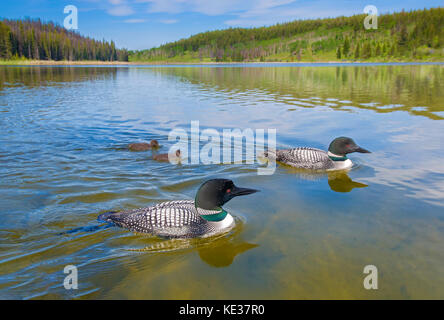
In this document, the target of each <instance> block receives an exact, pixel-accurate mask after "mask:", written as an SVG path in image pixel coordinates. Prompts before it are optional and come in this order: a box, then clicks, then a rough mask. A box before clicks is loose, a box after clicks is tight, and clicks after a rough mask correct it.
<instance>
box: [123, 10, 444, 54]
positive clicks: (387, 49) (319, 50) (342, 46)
mask: <svg viewBox="0 0 444 320" xmlns="http://www.w3.org/2000/svg"><path fill="white" fill-rule="evenodd" d="M366 16H367V15H365V14H361V15H354V16H350V17H344V16H341V17H337V18H327V19H312V20H297V21H293V22H289V23H282V24H276V25H273V26H270V27H260V28H230V29H226V30H216V31H209V32H204V33H199V34H197V35H194V36H191V37H190V38H187V39H182V40H179V41H176V42H172V43H167V44H165V45H162V46H160V47H157V48H152V49H148V50H141V51H130V53H129V54H130V57H129V59H130V61H153V62H155V61H184V62H186V61H196V62H198V61H216V62H217V61H226V62H230V61H301V60H302V61H316V60H324V61H325V60H372V59H379V60H396V59H407V60H408V59H412V60H421V59H424V60H427V59H435V60H436V59H438V60H442V59H443V57H444V50H443V45H444V43H443V42H444V8H431V9H424V10H414V11H409V12H405V11H402V12H397V13H392V14H383V15H379V16H378V28H377V29H369V30H366V29H365V28H364V19H365V17H366Z"/></svg>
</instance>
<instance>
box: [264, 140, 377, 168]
mask: <svg viewBox="0 0 444 320" xmlns="http://www.w3.org/2000/svg"><path fill="white" fill-rule="evenodd" d="M352 152H360V153H370V151H368V150H366V149H363V148H361V147H360V146H358V145H357V144H356V143H355V142H354V141H353V139H351V138H347V137H339V138H336V139H334V140H333V141H332V142H331V143H330V146H329V147H328V152H325V151H323V150H320V149H316V148H307V147H302V148H293V149H286V150H276V152H275V153H273V152H265V157H268V158H272V159H273V158H274V159H276V161H279V162H282V163H284V164H287V165H290V166H292V167H296V168H301V169H310V170H344V169H349V168H351V167H352V165H353V162H352V161H351V160H350V159H348V158H347V154H348V153H352Z"/></svg>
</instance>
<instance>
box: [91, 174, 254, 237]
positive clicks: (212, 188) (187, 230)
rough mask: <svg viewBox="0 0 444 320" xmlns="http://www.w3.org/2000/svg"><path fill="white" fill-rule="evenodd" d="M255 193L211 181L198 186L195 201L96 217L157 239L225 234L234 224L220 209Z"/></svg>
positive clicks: (216, 180)
mask: <svg viewBox="0 0 444 320" xmlns="http://www.w3.org/2000/svg"><path fill="white" fill-rule="evenodd" d="M257 191H258V190H254V189H248V188H240V187H237V186H235V185H234V183H233V181H231V180H228V179H212V180H208V181H206V182H204V183H203V184H202V185H201V187H200V188H199V190H198V191H197V194H196V199H195V201H193V200H179V201H168V202H163V203H160V204H157V205H155V206H152V207H147V208H140V209H135V210H128V211H121V212H114V213H113V212H108V213H104V214H101V215H99V217H98V220H101V221H107V222H113V223H114V224H116V225H117V226H119V227H122V228H126V229H129V230H131V231H136V232H143V233H150V234H153V235H157V236H161V237H168V238H195V237H207V236H211V235H214V234H217V233H221V232H224V231H228V230H230V229H231V228H232V227H234V225H235V222H234V219H233V217H232V216H231V215H230V214H229V213H227V212H226V211H225V210H224V209H222V205H223V204H225V203H226V202H228V201H230V200H231V199H232V198H234V197H237V196H244V195H247V194H251V193H255V192H257Z"/></svg>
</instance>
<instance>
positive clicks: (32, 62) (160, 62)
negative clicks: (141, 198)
mask: <svg viewBox="0 0 444 320" xmlns="http://www.w3.org/2000/svg"><path fill="white" fill-rule="evenodd" d="M367 62H369V63H390V62H444V58H440V57H437V58H436V59H423V60H413V59H369V60H317V61H314V60H307V61H294V60H291V59H276V60H272V59H267V60H266V61H259V60H257V61H242V62H238V61H232V62H229V61H224V62H215V61H212V60H211V59H205V60H203V61H200V60H198V59H189V60H180V59H174V60H171V59H170V60H156V61H129V62H123V61H54V60H0V66H39V65H40V66H88V65H109V66H113V65H115V66H117V65H178V64H180V65H199V64H203V65H205V64H208V65H218V64H220V65H224V64H248V63H259V64H260V63H367Z"/></svg>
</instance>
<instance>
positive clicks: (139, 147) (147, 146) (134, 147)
mask: <svg viewBox="0 0 444 320" xmlns="http://www.w3.org/2000/svg"><path fill="white" fill-rule="evenodd" d="M157 148H159V142H157V140H155V139H153V140H151V141H150V143H146V142H136V143H130V144H129V145H128V149H130V150H131V151H147V150H151V149H157Z"/></svg>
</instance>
